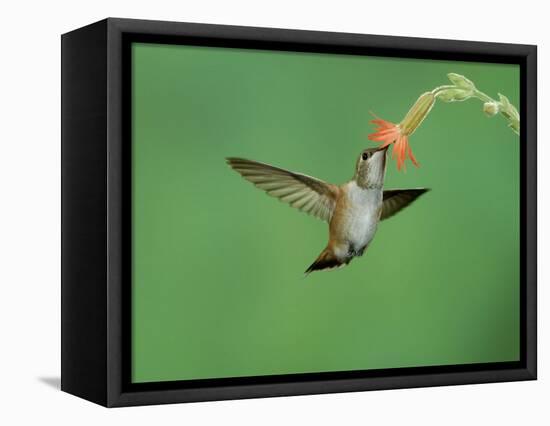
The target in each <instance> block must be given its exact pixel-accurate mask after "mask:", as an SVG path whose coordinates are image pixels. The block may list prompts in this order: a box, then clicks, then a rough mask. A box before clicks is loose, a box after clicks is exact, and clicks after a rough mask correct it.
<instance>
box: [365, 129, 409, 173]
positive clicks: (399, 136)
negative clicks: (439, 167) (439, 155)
mask: <svg viewBox="0 0 550 426" xmlns="http://www.w3.org/2000/svg"><path fill="white" fill-rule="evenodd" d="M371 123H373V124H375V125H376V126H377V127H376V129H375V133H371V134H370V135H369V139H370V140H371V141H375V142H380V143H381V145H380V147H381V148H385V147H386V146H388V145H391V144H392V143H394V142H395V146H394V147H393V152H392V158H395V157H397V170H401V168H402V167H403V166H404V164H405V160H406V159H407V156H408V157H409V158H410V159H411V161H412V163H413V164H414V165H415V166H416V167H418V162H417V161H416V158H415V156H414V155H413V153H412V149H411V146H410V145H409V137H408V136H407V135H406V134H404V133H403V131H402V129H401V127H400V126H399V125H398V124H394V123H391V122H389V121H386V120H382V119H381V118H376V119H374V120H372V121H371Z"/></svg>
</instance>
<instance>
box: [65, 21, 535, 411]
mask: <svg viewBox="0 0 550 426" xmlns="http://www.w3.org/2000/svg"><path fill="white" fill-rule="evenodd" d="M143 41H146V42H155V43H169V44H187V45H189V44H192V45H204V46H219V47H239V48H254V49H268V50H290V51H303V52H326V53H345V54H354V55H375V56H390V57H400V58H420V59H440V60H457V61H478V62H495V63H512V64H519V66H520V80H521V81H520V93H521V94H520V97H521V100H520V111H521V123H522V127H521V131H520V138H521V152H520V161H521V165H520V175H521V195H520V203H521V214H520V218H521V226H520V239H521V258H520V271H521V285H520V286H521V290H520V292H521V295H520V303H521V308H520V316H521V319H520V328H521V330H520V332H521V337H520V353H521V357H520V361H517V362H502V363H487V364H469V365H455V366H434V367H413V368H395V369H385V370H367V371H351V372H335V373H311V374H309V373H308V374H288V375H279V376H257V377H244V378H220V379H205V380H189V381H174V382H158V383H140V384H133V383H131V382H130V372H131V365H130V361H131V357H130V303H129V300H130V299H129V292H130V291H131V285H130V284H131V276H130V267H129V265H130V247H131V241H130V230H131V228H130V227H131V222H130V201H131V200H130V196H131V195H130V191H129V185H130V183H131V182H130V179H131V176H130V146H131V144H130V140H131V139H130V138H131V134H130V132H131V126H130V65H131V63H130V61H131V57H130V45H131V43H132V42H143ZM61 42H62V184H61V186H62V286H61V287H62V291H61V293H62V324H61V331H62V347H61V355H62V361H61V369H62V377H61V388H62V390H64V391H66V392H68V393H71V394H74V395H77V396H80V397H82V398H85V399H87V400H90V401H93V402H95V403H98V404H101V405H104V406H108V407H117V406H130V405H143V404H161V403H175V402H190V401H207V400H221V399H237V398H255V397H270V396H283V395H303V394H317V393H330V392H348V391H365V390H374V389H392V388H412V387H421V386H441V385H458V384H468V383H486V382H503V381H514V380H533V379H536V374H537V373H536V348H537V344H536V333H537V331H536V326H537V324H536V283H537V281H536V266H537V265H536V262H537V253H536V250H537V245H536V238H537V236H536V235H537V234H536V223H537V218H536V207H537V206H536V190H537V187H536V175H537V173H536V151H537V149H536V140H537V135H536V131H537V126H536V124H537V123H536V116H537V114H536V113H537V50H536V46H531V45H518V44H500V43H484V42H469V41H454V40H436V39H421V38H404V37H387V36H373V35H362V34H343V33H328V32H316V31H297V30H284V29H272V28H251V27H237V26H225V25H205V24H191V23H176V22H160V21H145V20H130V19H118V18H109V19H105V20H102V21H100V22H97V23H94V24H91V25H89V26H86V27H83V28H80V29H78V30H75V31H72V32H69V33H67V34H64V35H63V36H62V39H61Z"/></svg>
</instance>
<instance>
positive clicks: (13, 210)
mask: <svg viewBox="0 0 550 426" xmlns="http://www.w3.org/2000/svg"><path fill="white" fill-rule="evenodd" d="M507 4H508V5H507ZM544 6H545V2H542V1H535V0H523V1H521V2H515V3H512V2H505V1H502V0H500V1H493V0H485V1H482V0H476V1H471V0H464V1H459V0H452V1H442V0H439V1H437V2H436V1H434V2H431V3H427V2H420V1H415V0H402V1H395V0H384V1H378V2H374V1H372V2H369V1H368V0H362V1H357V2H352V1H345V0H340V1H337V2H332V3H331V4H322V1H321V0H316V1H302V2H300V1H298V0H269V1H267V2H262V1H259V0H256V1H245V0H226V1H215V0H196V1H182V0H180V1H177V2H168V1H164V0H155V1H151V2H139V1H137V0H133V1H129V0H124V1H117V2H115V1H113V0H110V1H105V0H93V1H75V0H73V1H55V0H50V1H19V2H10V3H8V2H3V3H2V5H1V6H0V16H1V17H2V20H1V23H0V32H1V35H2V37H1V46H2V48H1V50H0V77H1V78H0V84H1V86H0V108H1V109H2V111H1V115H0V117H1V119H0V145H1V151H0V164H1V166H0V188H1V193H0V194H1V198H0V199H1V200H2V201H1V204H0V251H1V252H0V254H1V257H0V259H1V263H0V264H1V267H0V276H1V279H0V285H1V286H2V287H1V288H2V291H3V292H2V295H1V297H0V331H1V335H0V336H1V337H0V339H1V340H0V342H1V346H0V368H1V370H0V371H1V374H0V393H1V394H2V395H1V396H0V398H1V399H0V401H1V404H0V405H1V407H2V408H1V409H0V423H2V424H6V425H14V424H15V425H17V424H31V423H30V422H31V421H35V422H40V421H42V422H43V423H45V424H53V423H54V422H56V424H63V425H69V424H79V425H88V424H90V425H91V424H93V425H98V424H106V425H110V424H129V423H130V422H133V423H132V424H136V425H137V424H170V423H183V422H186V424H223V425H226V424H251V425H253V424H254V425H255V424H268V425H269V424H274V425H275V424H277V425H279V424H282V423H283V422H284V423H288V424H338V423H339V424H346V425H347V424H376V425H379V424H407V425H411V424H412V425H417V424H418V425H423V426H425V425H430V424H434V425H441V424H444V425H461V426H464V425H469V424H473V425H477V424H499V425H502V424H513V423H516V422H525V421H526V420H527V419H529V420H530V423H529V424H543V419H544V418H545V417H546V422H548V419H549V418H550V414H549V413H548V407H547V406H546V405H547V401H548V396H546V397H545V396H544V395H543V392H544V391H546V393H548V394H550V384H549V380H550V379H549V377H548V374H549V373H548V368H546V367H547V361H548V358H549V355H548V349H549V333H550V332H549V329H548V327H546V326H547V325H548V317H549V313H548V310H547V309H545V308H546V307H547V306H548V303H544V302H543V303H541V304H540V314H539V324H540V325H541V326H540V330H539V331H540V334H539V344H540V349H539V355H540V360H539V367H540V370H539V377H540V379H539V381H537V382H523V383H507V384H494V385H493V384H491V385H476V386H459V387H447V388H431V389H417V390H397V391H384V392H366V393H355V394H337V395H324V396H306V397H292V398H275V399H263V400H245V401H233V402H215V403H200V404H187V405H172V406H161V407H142V408H133V409H116V410H110V411H109V410H106V409H103V408H100V407H97V406H94V405H93V404H90V403H88V402H85V401H83V400H80V399H78V398H75V397H72V396H69V395H67V394H64V393H62V392H59V391H58V390H56V389H54V387H53V386H52V383H54V384H55V383H57V381H58V377H59V344H60V343H59V340H60V337H59V321H60V315H59V310H60V306H59V305H60V303H59V294H60V284H59V281H60V278H59V276H60V272H59V269H60V268H59V263H60V248H59V241H60V238H59V232H60V227H59V213H60V212H59V210H60V209H59V204H60V190H59V179H60V158H59V157H60V143H59V140H60V40H59V35H60V34H61V33H63V32H66V31H69V30H71V29H74V28H77V27H79V26H82V25H85V24H88V23H91V22H93V21H96V20H99V19H102V18H104V17H106V16H117V17H128V18H149V19H165V20H175V21H178V20H179V21H189V22H206V23H220V24H222V23H223V24H239V25H253V26H268V27H269V26H271V27H281V28H298V29H311V30H328V31H344V32H359V33H372V34H387V35H404V36H422V37H437V38H454V39H465V40H484V41H500V42H513V43H530V44H538V45H539V99H541V102H539V104H540V113H539V117H540V123H541V125H540V126H539V140H540V144H539V158H541V159H544V158H549V157H550V148H549V146H548V144H547V142H548V137H549V132H548V130H547V129H546V127H545V124H546V122H547V120H548V116H549V114H550V110H549V107H548V104H547V103H546V102H544V100H545V98H548V96H549V95H550V94H549V93H548V89H547V88H548V85H547V81H546V80H547V78H548V77H547V76H548V75H550V66H549V58H548V50H547V49H548V45H547V43H548V41H549V34H550V31H549V29H548V27H549V26H550V24H549V23H548V12H547V11H545V7H544ZM539 164H540V166H539V167H540V172H539V187H540V191H539V194H540V198H539V202H540V204H539V205H540V211H539V217H540V218H541V220H539V235H540V237H539V238H540V240H539V241H540V244H539V250H540V251H539V262H540V274H539V300H540V301H544V300H545V299H547V298H548V294H549V292H548V291H547V289H546V288H545V285H546V284H547V283H548V278H549V276H548V275H549V273H550V271H549V268H548V253H549V250H550V248H549V247H548V236H549V235H548V234H549V226H548V221H547V218H548V217H549V215H550V210H549V207H550V206H549V196H548V191H546V190H545V189H546V188H547V186H548V184H549V183H550V182H549V179H550V173H549V172H548V169H547V168H545V166H546V165H545V164H544V162H539ZM545 403H546V404H545ZM8 418H11V420H8V421H6V419H8ZM545 424H548V423H545Z"/></svg>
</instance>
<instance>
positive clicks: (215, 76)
mask: <svg viewBox="0 0 550 426" xmlns="http://www.w3.org/2000/svg"><path fill="white" fill-rule="evenodd" d="M132 49H133V95H132V96H133V238H134V240H133V241H134V247H133V301H132V309H133V310H132V315H133V319H132V353H133V364H132V365H133V380H134V381H135V382H148V381H163V380H185V379H197V378H210V377H232V376H250V375H267V374H284V373H303V372H320V371H341V370H357V369H376V368H389V367H406V366H426V365H445V364H463V363H480V362H493V361H511V360H517V359H519V138H518V136H517V135H516V134H514V133H513V132H512V131H511V130H510V129H508V128H507V127H506V123H505V121H504V120H503V119H502V118H501V117H494V118H491V119H490V118H487V117H485V116H484V115H483V113H482V110H481V108H482V104H481V102H478V101H477V100H470V101H467V102H464V103H454V104H443V103H438V104H436V106H435V107H434V109H433V110H432V112H431V114H430V116H429V117H428V119H427V120H426V121H425V122H424V123H423V125H422V126H421V127H420V128H419V129H418V130H417V132H416V133H415V134H414V135H413V136H412V138H411V145H412V148H413V151H414V153H415V155H416V157H417V158H418V160H419V161H420V163H421V167H420V168H419V169H415V168H414V167H413V166H412V165H411V164H410V163H408V170H407V172H406V173H399V172H397V170H396V167H395V163H394V162H390V163H389V164H388V172H387V178H386V185H385V186H386V188H400V187H417V186H427V187H430V188H432V191H431V192H429V193H428V194H426V195H425V196H423V197H422V198H420V199H419V200H418V201H417V202H416V203H415V204H413V205H412V206H411V207H409V208H407V209H406V210H404V211H403V212H401V213H400V214H399V215H397V216H395V217H393V218H391V219H389V220H388V221H385V222H383V223H382V224H381V226H380V227H379V229H378V233H377V235H376V237H375V239H374V241H373V243H372V244H371V246H370V247H369V249H368V251H367V252H366V253H365V255H364V256H363V257H362V258H358V259H356V260H354V261H353V262H352V263H351V264H350V266H348V267H347V268H344V269H341V270H337V271H331V272H316V273H312V274H311V275H310V276H308V277H307V278H304V275H303V271H304V270H305V269H306V267H307V266H308V265H309V264H310V263H311V262H312V261H313V260H314V259H315V258H316V256H317V255H318V254H319V252H320V251H321V250H322V249H323V247H324V246H325V244H326V241H327V234H328V230H327V225H326V224H325V223H324V222H322V221H320V220H318V219H315V218H313V217H310V216H307V215H306V214H304V213H301V212H299V211H297V210H294V209H292V208H290V207H288V206H287V205H285V204H283V203H281V202H279V201H277V200H276V199H274V198H271V197H269V196H267V195H265V194H264V193H263V192H262V191H260V190H258V189H256V188H254V187H253V186H252V185H251V184H250V183H248V182H246V181H245V180H243V179H242V178H241V177H240V176H239V175H238V174H237V173H235V172H234V171H232V170H231V169H230V168H229V167H228V166H227V165H226V164H225V161H224V157H226V156H241V157H245V158H250V159H254V160H258V161H263V162H267V163H271V164H274V165H278V166H281V167H284V168H287V169H290V170H295V171H300V172H303V173H306V174H309V175H312V176H316V177H318V178H321V179H325V180H327V181H330V182H334V183H342V182H344V181H346V180H348V179H350V178H351V177H352V175H353V172H354V165H355V161H356V158H357V156H358V155H359V153H360V151H361V150H362V149H363V148H366V147H369V146H373V143H371V142H369V141H368V140H367V135H368V133H369V132H372V126H371V125H370V124H369V123H368V121H369V120H370V119H371V116H370V114H369V111H373V112H375V113H376V114H377V115H379V116H380V117H382V118H385V119H387V120H390V121H394V122H399V120H401V118H402V117H403V116H404V114H405V113H406V112H407V110H408V108H409V107H410V106H411V105H412V103H413V102H414V101H415V100H416V98H417V97H418V96H419V95H420V94H421V93H422V92H424V91H427V90H431V89H432V88H434V87H435V86H438V85H441V84H447V80H446V74H447V73H448V72H456V73H459V74H464V75H466V76H467V77H469V78H470V79H472V80H473V81H474V82H475V83H476V85H477V86H478V87H479V88H480V89H481V90H483V91H485V92H486V93H488V94H490V95H493V96H496V94H497V92H501V93H503V94H505V95H507V96H508V97H509V98H510V100H511V101H512V102H513V103H514V104H515V105H517V104H518V100H519V68H518V67H517V66H513V65H500V64H483V63H463V62H439V61H437V62H436V61H427V60H408V59H407V60H403V59H388V58H377V57H355V56H346V55H327V54H310V53H307V54H305V53H292V52H271V51H256V50H241V49H220V48H205V47H186V46H169V45H155V44H134V45H133V47H132Z"/></svg>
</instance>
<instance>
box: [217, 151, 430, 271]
mask: <svg viewBox="0 0 550 426" xmlns="http://www.w3.org/2000/svg"><path fill="white" fill-rule="evenodd" d="M387 148H388V147H387V146H386V147H383V148H369V149H365V150H363V151H362V152H361V154H360V155H359V158H358V159H357V162H356V166H355V174H354V176H353V178H352V179H351V180H350V181H348V182H346V183H344V184H342V185H335V184H332V183H327V182H324V181H322V180H320V179H317V178H314V177H311V176H308V175H305V174H302V173H297V172H292V171H289V170H285V169H282V168H279V167H275V166H272V165H269V164H265V163H260V162H257V161H252V160H247V159H244V158H236V157H229V158H226V161H227V163H228V164H229V166H230V167H231V168H233V170H235V171H236V172H238V173H239V174H240V175H241V176H242V177H243V178H245V179H246V180H248V181H249V182H251V183H253V184H254V185H255V186H256V187H258V188H260V189H262V190H264V191H265V192H266V193H267V194H268V195H271V196H273V197H276V198H278V199H279V200H281V201H284V202H286V203H288V204H289V205H290V206H292V207H295V208H297V209H298V210H300V211H302V212H305V213H308V214H310V215H312V216H315V217H317V218H319V219H321V220H323V221H326V222H328V225H329V240H328V244H327V246H326V247H325V248H324V249H323V251H322V252H321V254H320V255H319V256H318V257H317V259H315V261H314V262H313V263H312V264H311V265H310V266H309V268H307V269H306V271H305V273H306V274H309V273H310V272H313V271H319V270H329V269H335V268H340V267H343V266H346V265H348V264H349V263H350V262H351V260H352V259H353V258H354V257H358V256H362V255H363V253H364V252H365V250H366V249H367V247H368V246H369V244H370V243H371V241H372V239H373V238H374V235H375V233H376V230H377V228H378V224H379V222H380V221H381V220H384V219H387V218H389V217H391V216H393V215H394V214H396V213H397V212H399V211H400V210H401V209H403V208H405V207H407V206H408V205H409V204H411V203H412V202H413V201H414V200H416V199H417V198H418V197H419V196H420V195H422V194H424V193H425V192H427V191H428V189H427V188H413V189H390V190H384V189H383V186H384V177H385V175H386V151H387Z"/></svg>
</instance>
